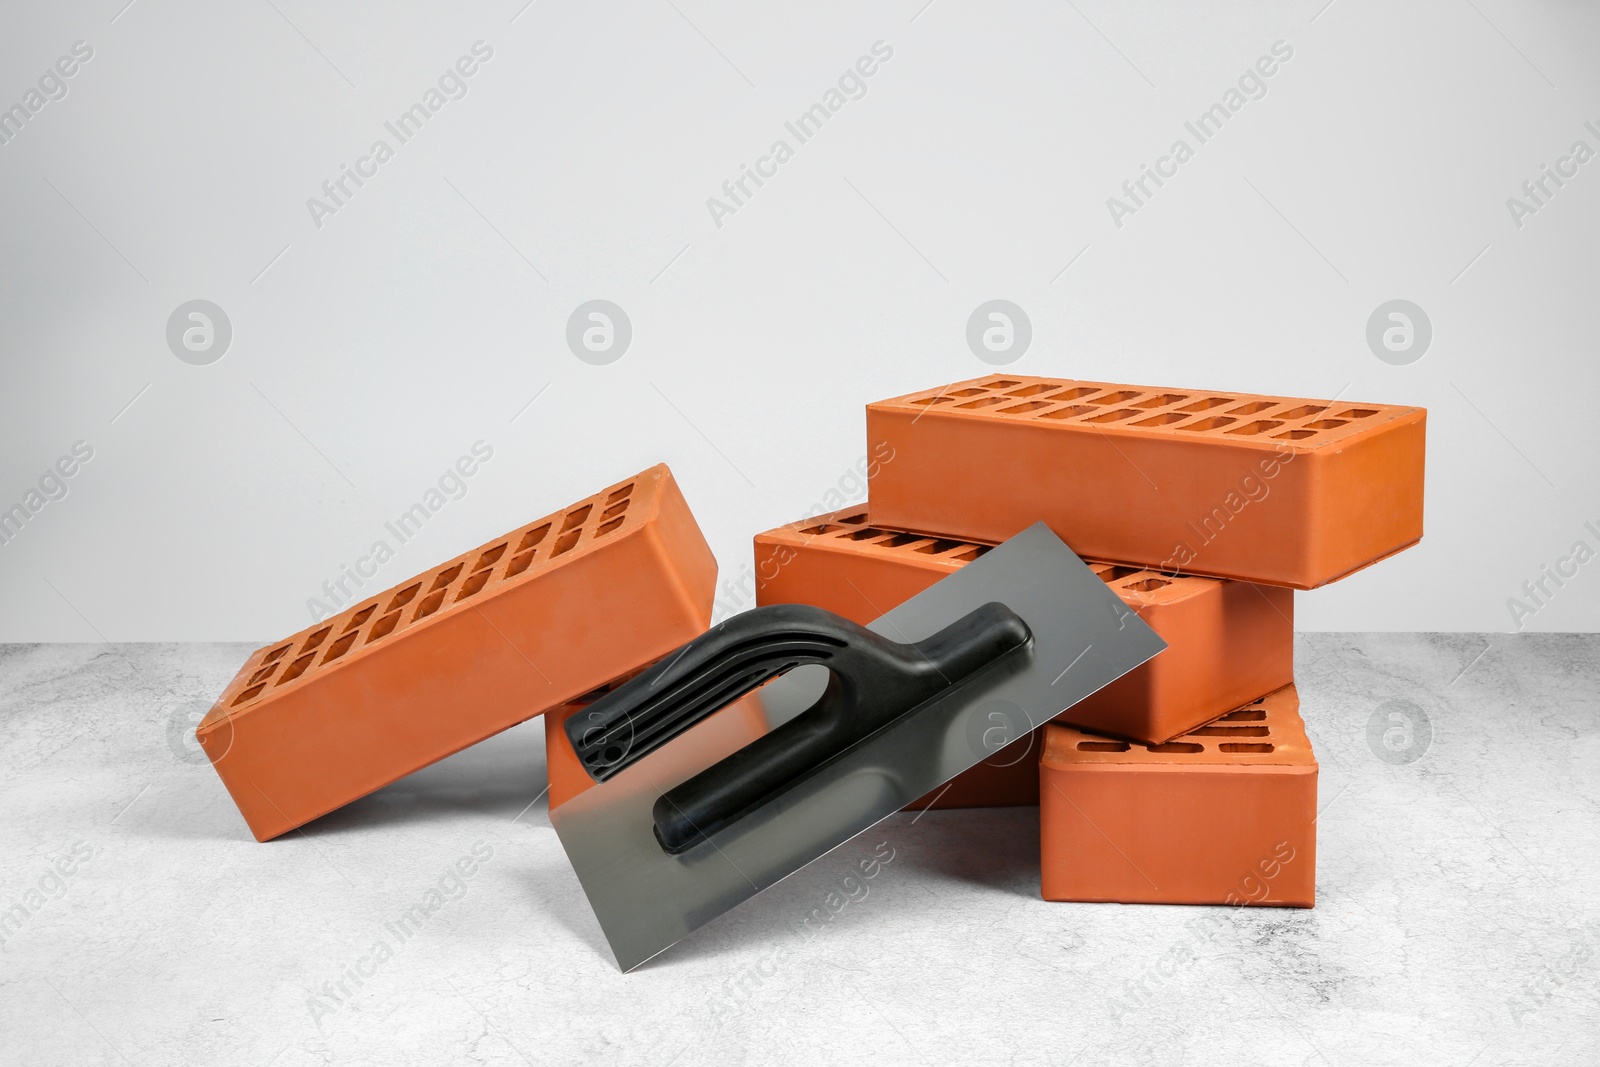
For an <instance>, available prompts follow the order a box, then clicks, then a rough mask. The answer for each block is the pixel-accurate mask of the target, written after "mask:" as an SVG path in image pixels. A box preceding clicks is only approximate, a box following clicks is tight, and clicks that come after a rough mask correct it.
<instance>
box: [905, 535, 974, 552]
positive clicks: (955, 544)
mask: <svg viewBox="0 0 1600 1067" xmlns="http://www.w3.org/2000/svg"><path fill="white" fill-rule="evenodd" d="M966 544H967V543H966V542H965V541H950V540H947V539H945V538H943V537H941V538H938V539H937V540H935V541H934V542H933V543H932V544H928V545H923V546H922V547H920V548H918V549H917V551H918V552H925V553H927V554H928V555H930V556H937V555H938V554H939V553H941V552H948V551H950V550H951V549H952V548H963V547H966Z"/></svg>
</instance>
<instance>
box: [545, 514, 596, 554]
mask: <svg viewBox="0 0 1600 1067" xmlns="http://www.w3.org/2000/svg"><path fill="white" fill-rule="evenodd" d="M593 510H594V505H593V504H585V505H583V507H581V508H573V509H572V510H571V511H569V512H567V517H566V518H565V519H563V520H561V532H562V533H566V532H567V531H568V530H576V529H577V528H578V527H580V526H582V525H583V522H584V520H585V519H587V518H588V517H589V512H591V511H593ZM552 555H554V553H552Z"/></svg>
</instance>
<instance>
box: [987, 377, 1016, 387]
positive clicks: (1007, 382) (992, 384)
mask: <svg viewBox="0 0 1600 1067" xmlns="http://www.w3.org/2000/svg"><path fill="white" fill-rule="evenodd" d="M1021 384H1022V383H1021V382H1014V381H1012V380H1011V379H1010V378H1002V379H1001V380H1000V381H998V382H988V383H986V384H985V385H984V388H985V389H1010V388H1012V387H1013V386H1017V385H1021Z"/></svg>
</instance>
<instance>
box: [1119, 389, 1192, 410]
mask: <svg viewBox="0 0 1600 1067" xmlns="http://www.w3.org/2000/svg"><path fill="white" fill-rule="evenodd" d="M1188 399H1189V395H1188V394H1187V393H1157V394H1156V395H1155V396H1151V397H1146V398H1145V399H1143V400H1141V401H1139V402H1138V403H1137V404H1135V405H1133V406H1134V407H1136V408H1143V409H1145V410H1146V411H1149V410H1150V409H1151V408H1164V407H1166V406H1167V405H1168V404H1181V403H1183V402H1184V401H1185V400H1188Z"/></svg>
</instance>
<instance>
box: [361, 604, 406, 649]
mask: <svg viewBox="0 0 1600 1067" xmlns="http://www.w3.org/2000/svg"><path fill="white" fill-rule="evenodd" d="M398 625H400V613H399V612H398V611H391V612H389V614H387V615H385V616H383V617H382V618H380V619H379V620H378V621H377V622H375V623H373V624H372V631H371V632H370V633H368V634H367V644H369V645H370V644H372V642H374V641H376V640H378V638H380V637H388V636H389V634H390V633H392V632H393V631H394V628H395V627H396V626H398Z"/></svg>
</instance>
